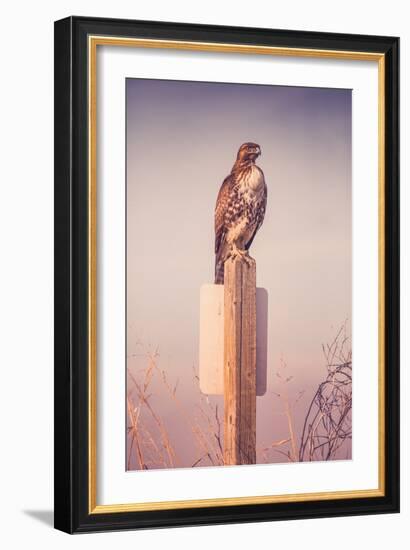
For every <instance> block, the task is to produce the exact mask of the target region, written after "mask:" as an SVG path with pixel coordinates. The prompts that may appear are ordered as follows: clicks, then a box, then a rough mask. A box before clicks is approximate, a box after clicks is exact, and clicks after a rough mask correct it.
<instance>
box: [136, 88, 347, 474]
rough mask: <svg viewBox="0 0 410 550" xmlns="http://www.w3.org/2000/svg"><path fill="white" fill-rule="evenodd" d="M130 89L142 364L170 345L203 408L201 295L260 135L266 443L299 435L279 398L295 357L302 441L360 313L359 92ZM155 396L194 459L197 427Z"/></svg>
mask: <svg viewBox="0 0 410 550" xmlns="http://www.w3.org/2000/svg"><path fill="white" fill-rule="evenodd" d="M126 93H127V366H128V368H129V369H130V371H131V372H132V373H133V374H134V375H135V376H136V377H138V376H140V374H141V372H142V370H143V369H144V368H146V365H147V356H146V354H147V351H148V352H149V351H150V350H151V351H154V350H157V352H158V358H157V364H158V366H159V367H160V368H161V369H162V370H164V371H165V372H166V373H167V377H168V379H169V380H170V381H173V383H174V384H175V383H176V382H177V381H178V389H177V392H178V395H179V399H180V400H181V402H182V403H183V407H184V410H185V411H187V412H188V414H192V415H195V414H196V407H197V404H198V403H197V402H198V394H197V392H195V391H193V384H195V381H194V380H193V368H197V366H198V346H199V289H200V286H201V285H202V284H203V283H209V282H213V270H214V230H213V214H214V206H215V201H216V196H217V193H218V190H219V187H220V185H221V183H222V181H223V179H224V178H225V176H226V175H228V174H229V172H230V170H231V168H232V165H233V163H234V161H235V158H236V153H237V150H238V148H239V146H240V145H241V144H242V143H243V142H245V141H254V142H256V143H258V144H260V146H261V149H262V156H261V157H260V158H259V159H258V165H259V166H260V167H261V168H262V169H263V171H264V174H265V179H266V183H267V186H268V205H267V210H266V216H265V221H264V224H263V226H262V228H261V229H260V231H259V233H258V235H257V237H256V238H255V240H254V243H253V245H252V248H251V255H252V256H253V257H254V258H255V259H256V261H257V284H258V286H261V287H265V288H266V289H267V291H268V295H269V327H268V392H267V394H266V396H264V397H260V398H258V400H257V445H258V446H259V447H260V446H262V445H266V444H269V443H270V442H272V441H274V440H278V439H281V438H282V437H286V436H287V433H288V432H287V425H286V419H285V416H284V414H283V403H282V401H281V399H279V398H278V397H277V396H276V395H275V393H274V392H276V393H281V392H282V391H283V388H282V387H281V384H280V381H279V379H278V377H277V376H276V372H277V371H280V370H281V359H282V360H283V361H285V362H286V364H287V367H286V372H287V374H288V375H292V376H293V380H292V381H291V382H290V383H289V384H287V389H288V392H289V396H290V399H291V400H292V399H293V398H294V397H295V396H296V395H297V394H298V392H299V391H302V390H304V391H305V393H304V395H303V397H302V398H301V399H300V400H299V402H298V403H297V405H296V406H295V411H294V414H295V424H296V430H297V434H298V436H299V432H300V425H301V422H302V420H303V418H304V415H305V412H306V407H307V406H308V404H309V402H310V399H311V398H312V396H313V393H314V391H315V390H316V387H317V385H318V383H319V382H320V381H321V380H323V379H324V377H325V375H326V369H325V363H324V359H323V354H322V349H321V345H322V343H325V342H329V341H330V340H331V339H332V338H333V336H334V335H335V333H336V331H337V330H338V328H339V327H340V326H341V325H342V323H343V322H344V321H346V320H348V321H350V317H351V91H350V90H338V89H319V88H296V87H282V86H261V85H240V84H219V83H199V82H174V81H159V80H140V79H127V84H126ZM129 389H131V388H129ZM150 402H151V403H152V405H153V407H155V410H156V411H157V412H158V413H159V414H160V415H161V416H162V417H163V418H165V421H166V423H167V429H168V430H169V433H170V437H171V439H172V440H173V442H174V443H175V445H176V447H177V449H178V456H179V464H180V465H181V466H190V465H191V464H192V463H193V462H194V460H195V459H196V457H197V450H196V449H195V445H194V442H193V439H192V435H191V434H190V433H189V431H187V429H186V427H184V426H183V425H182V424H181V418H180V415H179V414H178V412H177V411H176V407H175V403H174V402H173V401H172V400H170V399H168V398H167V395H166V393H164V387H163V385H161V383H159V382H158V383H156V382H155V381H154V383H153V387H152V395H151V397H150ZM212 402H213V403H215V402H220V406H222V399H220V398H212ZM276 460H277V461H283V457H282V458H281V457H280V456H279V455H278V456H277V458H276ZM131 467H135V463H133V462H132V463H131Z"/></svg>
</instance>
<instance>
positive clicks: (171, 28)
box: [54, 17, 399, 533]
mask: <svg viewBox="0 0 410 550" xmlns="http://www.w3.org/2000/svg"><path fill="white" fill-rule="evenodd" d="M90 35H103V36H120V37H131V38H132V37H136V38H147V39H163V40H184V41H187V40H188V41H192V42H207V43H224V44H242V45H255V46H275V47H288V48H304V49H313V50H342V51H345V52H377V53H380V54H383V55H384V59H385V140H384V145H385V174H384V176H385V212H384V213H385V232H384V238H385V289H384V296H385V323H384V330H385V333H384V337H385V357H384V359H385V361H384V368H385V373H384V374H385V408H384V414H385V418H384V421H385V433H386V438H385V449H384V450H385V453H384V457H385V491H384V496H380V497H373V498H351V499H349V498H347V499H335V500H332V499H326V500H315V501H304V502H296V501H295V502H282V503H273V504H244V505H239V506H238V505H234V506H215V507H204V508H185V509H182V508H181V509H169V510H151V511H122V512H112V513H98V514H95V513H90V510H89V498H90V496H89V389H90V388H89V375H88V366H89V365H88V361H89V340H88V338H89V330H88V328H89V327H88V318H89V262H88V255H89V243H88V223H89V203H88V200H89V195H88V188H87V181H88V154H89V153H88V151H89V149H88V133H89V128H88V110H87V109H88V105H87V97H88V58H87V51H88V50H87V40H88V37H89V36H90ZM54 131H55V385H54V390H55V416H54V423H55V431H54V434H55V478H54V500H55V527H56V528H57V529H60V530H62V531H65V532H67V533H80V532H92V531H109V530H120V529H141V528H152V527H172V526H185V525H206V524H221V523H237V522H238V523H239V522H256V521H272V520H284V519H297V518H305V519H306V518H319V517H332V516H350V515H357V514H380V513H393V512H398V511H399V39H398V38H395V37H382V36H361V35H349V34H329V33H315V32H305V31H303V32H302V31H288V30H271V29H256V28H237V27H222V26H210V25H197V24H180V23H163V22H161V23H159V22H151V21H131V20H115V19H99V18H91V17H68V18H66V19H63V20H60V21H57V22H56V23H55V126H54Z"/></svg>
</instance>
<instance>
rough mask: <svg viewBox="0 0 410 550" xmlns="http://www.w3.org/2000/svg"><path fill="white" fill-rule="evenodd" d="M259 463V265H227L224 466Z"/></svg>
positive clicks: (240, 262)
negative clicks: (257, 285)
mask: <svg viewBox="0 0 410 550" xmlns="http://www.w3.org/2000/svg"><path fill="white" fill-rule="evenodd" d="M255 462H256V262H255V261H254V260H253V259H251V258H247V259H246V260H244V259H243V258H240V257H236V258H235V259H233V260H228V261H226V262H225V281H224V463H225V464H226V465H229V464H255Z"/></svg>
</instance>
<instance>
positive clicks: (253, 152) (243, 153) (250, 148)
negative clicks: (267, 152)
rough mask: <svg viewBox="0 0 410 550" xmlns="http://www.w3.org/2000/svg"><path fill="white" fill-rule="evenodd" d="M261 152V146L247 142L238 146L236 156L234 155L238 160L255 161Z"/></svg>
mask: <svg viewBox="0 0 410 550" xmlns="http://www.w3.org/2000/svg"><path fill="white" fill-rule="evenodd" d="M260 154H261V148H260V147H259V145H258V144H257V143H252V142H251V141H250V142H247V143H243V144H242V145H241V146H240V147H239V151H238V156H237V157H236V158H237V160H238V161H239V162H244V161H245V162H246V161H247V160H250V161H252V162H253V161H255V160H256V159H257V158H258V157H259V155H260Z"/></svg>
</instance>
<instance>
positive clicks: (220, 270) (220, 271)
mask: <svg viewBox="0 0 410 550" xmlns="http://www.w3.org/2000/svg"><path fill="white" fill-rule="evenodd" d="M224 270H225V262H224V261H223V259H222V258H220V257H219V255H217V256H216V258H215V284H216V285H223V284H224Z"/></svg>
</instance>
